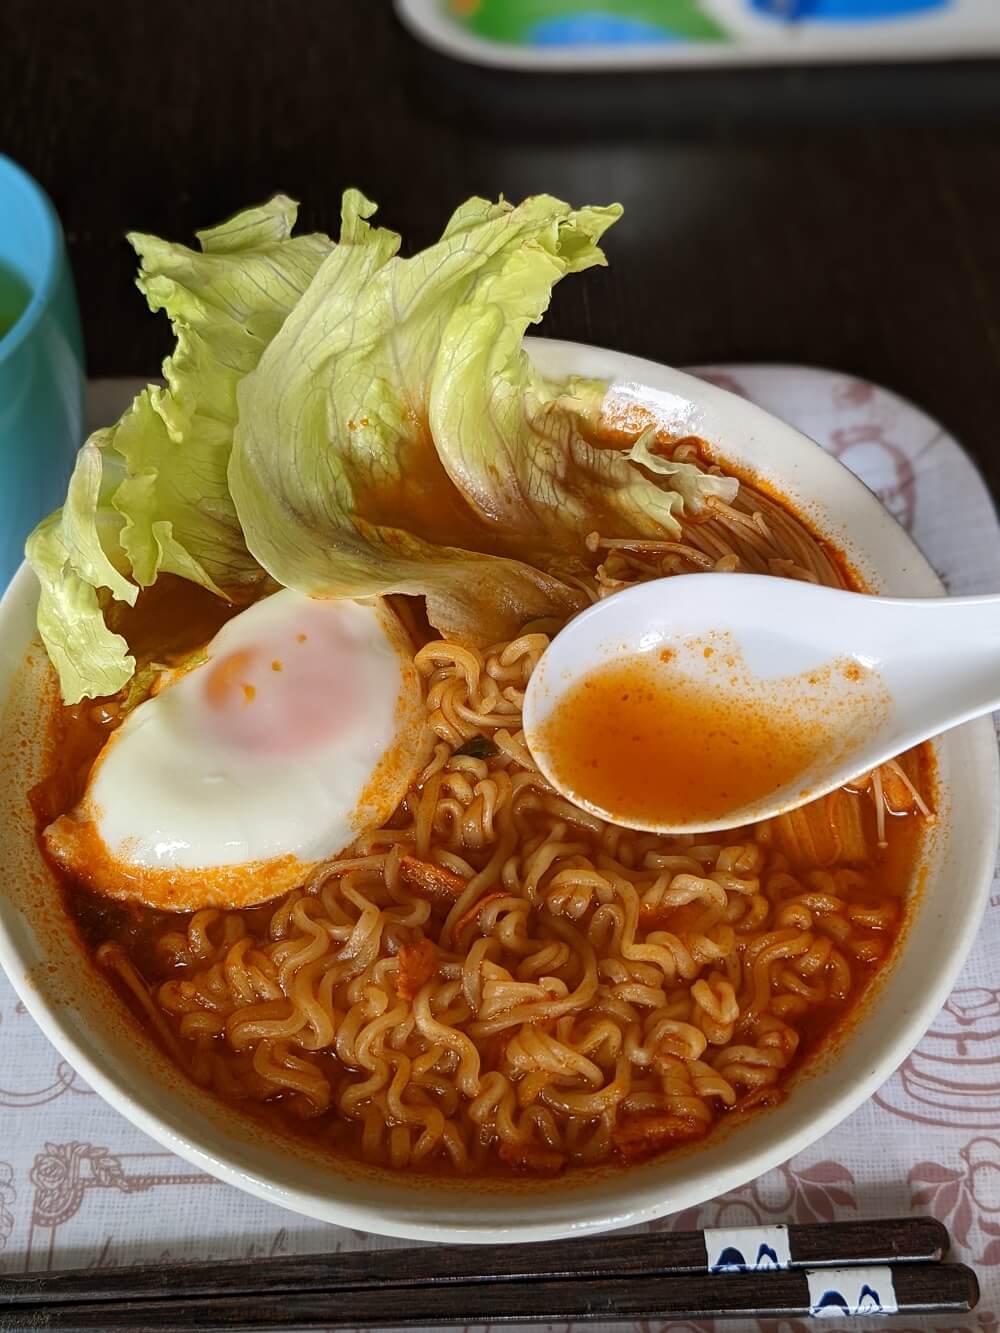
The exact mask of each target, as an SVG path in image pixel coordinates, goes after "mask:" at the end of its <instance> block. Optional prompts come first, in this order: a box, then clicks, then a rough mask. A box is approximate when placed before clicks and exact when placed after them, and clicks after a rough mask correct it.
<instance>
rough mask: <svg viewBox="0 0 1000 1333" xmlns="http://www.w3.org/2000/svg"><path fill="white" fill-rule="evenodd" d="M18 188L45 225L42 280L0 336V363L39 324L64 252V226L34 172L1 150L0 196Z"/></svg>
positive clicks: (33, 287) (52, 289) (33, 285)
mask: <svg viewBox="0 0 1000 1333" xmlns="http://www.w3.org/2000/svg"><path fill="white" fill-rule="evenodd" d="M10 190H13V191H17V192H19V193H20V194H21V195H22V196H25V197H27V198H28V199H29V200H30V202H31V203H32V204H34V205H35V206H36V207H37V208H38V213H39V220H40V221H41V223H42V226H43V228H44V242H45V250H44V253H43V257H42V277H41V281H39V282H34V283H33V284H32V293H31V300H30V301H29V302H28V304H27V306H26V307H25V308H24V310H23V311H22V312H21V314H20V315H19V316H18V318H17V320H16V321H15V322H14V324H13V325H12V326H11V327H10V328H9V329H8V330H7V332H6V333H5V334H4V335H3V336H2V337H0V363H2V362H3V361H5V360H7V358H8V357H10V356H12V355H13V354H14V352H15V351H16V350H17V348H18V347H20V345H21V344H22V343H23V342H24V340H25V339H26V338H28V337H29V336H30V335H31V332H32V330H33V329H34V328H35V326H36V325H37V324H38V321H39V320H40V319H41V317H42V315H43V314H44V313H45V309H46V307H47V306H48V304H49V300H50V298H51V296H52V293H53V291H54V289H55V285H56V282H57V281H58V278H59V270H60V266H61V260H62V252H63V230H62V226H61V225H60V222H59V216H58V214H57V213H56V210H55V207H54V205H53V203H52V200H51V199H50V198H49V196H48V195H47V194H46V193H45V191H44V190H43V189H42V187H41V186H40V185H39V184H38V182H37V181H36V180H35V178H34V177H33V176H30V175H29V174H28V172H27V171H25V169H24V168H23V167H21V166H19V165H18V164H17V163H16V162H15V161H14V159H13V158H10V157H7V156H6V154H4V153H0V197H2V196H3V194H4V192H5V191H10Z"/></svg>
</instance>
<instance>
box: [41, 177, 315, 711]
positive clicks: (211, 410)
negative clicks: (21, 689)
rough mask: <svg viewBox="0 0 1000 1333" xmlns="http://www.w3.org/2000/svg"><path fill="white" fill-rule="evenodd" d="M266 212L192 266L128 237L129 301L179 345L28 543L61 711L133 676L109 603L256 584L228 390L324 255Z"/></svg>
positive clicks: (246, 220) (183, 253) (209, 240)
mask: <svg viewBox="0 0 1000 1333" xmlns="http://www.w3.org/2000/svg"><path fill="white" fill-rule="evenodd" d="M295 216H296V206H295V204H294V203H293V202H292V201H291V200H290V199H287V198H284V197H283V196H277V197H275V198H274V199H272V200H271V201H270V202H269V203H266V204H264V205H262V206H261V207H259V208H252V209H248V210H247V211H246V212H243V213H240V214H238V215H237V216H236V217H234V218H233V219H231V220H230V221H229V222H226V223H223V224H222V225H221V226H219V227H214V228H212V229H210V230H208V231H203V232H199V233H198V240H199V242H200V245H201V250H200V251H196V250H191V249H188V248H187V247H186V246H183V245H171V244H169V243H168V242H166V241H161V240H158V239H157V238H156V237H153V236H145V235H140V234H133V235H131V236H130V237H129V240H130V242H131V244H132V245H133V247H134V248H135V250H136V251H137V253H138V255H139V257H140V260H141V268H140V275H139V278H138V286H139V288H140V290H141V291H142V292H143V293H144V294H145V296H146V299H147V301H148V302H149V305H150V307H151V309H153V310H154V311H155V310H161V309H162V310H165V311H166V313H167V315H168V316H169V318H170V321H171V324H172V325H173V329H174V332H175V335H176V338H177V344H176V348H175V350H174V353H173V355H172V356H170V357H169V358H168V359H167V360H166V361H165V362H164V366H163V375H164V379H165V380H166V387H165V388H161V387H157V386H153V385H151V386H149V387H148V388H147V389H145V390H144V391H143V392H142V393H141V394H140V395H139V396H138V397H137V398H136V399H135V401H134V402H133V403H132V405H131V407H130V408H129V409H128V410H127V411H126V412H125V414H124V415H123V416H122V418H121V420H120V421H119V422H118V423H117V424H116V425H114V426H111V427H109V428H106V429H104V430H99V431H97V432H95V434H93V435H92V436H91V437H90V438H89V439H88V440H87V442H86V443H85V444H84V446H83V448H82V449H81V450H80V453H79V455H78V459H77V463H76V467H75V470H74V473H73V476H72V479H71V480H70V483H69V489H68V492H67V496H66V501H65V503H64V505H63V507H62V509H61V510H59V511H57V512H56V513H55V514H52V515H50V516H49V518H47V519H45V520H44V521H43V522H42V523H41V524H39V526H38V527H37V528H36V529H35V531H34V532H33V533H32V535H31V536H30V537H29V539H28V543H27V548H26V551H27V556H28V560H29V561H30V563H31V564H32V566H33V567H34V569H35V572H36V574H37V575H38V578H39V581H40V583H41V599H40V602H39V611H38V626H39V631H40V633H41V636H42V639H43V641H44V643H45V646H46V648H47V649H48V653H49V656H50V658H51V660H52V662H53V664H54V666H55V668H56V671H57V673H58V675H59V680H60V686H61V689H62V695H63V698H64V700H65V701H66V702H67V703H75V702H77V701H78V700H79V699H81V698H83V697H85V696H97V695H103V694H112V693H114V692H115V691H117V690H119V689H120V688H121V687H122V686H123V685H124V684H125V683H126V682H127V681H128V680H129V678H130V676H131V675H132V673H133V671H134V669H135V662H134V659H133V658H132V656H131V655H130V653H129V651H128V645H127V644H126V642H125V640H124V639H123V638H122V637H121V636H120V635H118V634H116V633H114V632H113V630H112V629H110V628H109V626H108V624H107V622H106V610H107V603H108V600H109V599H114V600H116V601H119V602H126V603H129V604H130V605H131V604H134V602H135V599H136V596H137V595H138V591H139V587H146V586H148V585H149V584H151V583H153V582H154V581H155V580H156V578H157V576H158V575H159V574H160V573H164V572H166V573H171V574H177V575H180V576H181V577H182V578H186V579H190V580H191V581H193V582H195V583H199V584H201V585H202V586H203V587H206V588H209V589H210V590H211V591H213V592H216V593H219V594H222V595H225V596H238V595H239V593H240V590H241V589H245V588H246V587H247V586H248V585H252V584H253V583H255V582H256V581H259V580H260V579H261V578H262V577H263V575H262V571H261V569H260V567H259V565H258V564H257V562H256V561H255V560H254V559H253V557H252V556H251V555H250V553H249V552H248V551H247V548H246V544H245V542H244V540H243V534H242V529H241V527H240V522H239V519H238V517H237V514H236V510H235V507H234V505H233V501H232V497H231V495H230V493H229V485H228V481H227V477H226V469H227V465H228V462H229V454H230V450H231V448H232V439H233V428H234V426H235V422H236V386H237V384H238V383H239V381H240V380H241V379H242V378H243V376H244V375H246V374H247V373H248V372H249V371H251V370H252V369H253V368H254V367H255V366H256V364H257V362H258V360H259V359H260V356H261V353H262V352H263V350H264V349H265V347H266V346H267V345H268V343H269V342H270V341H271V339H272V338H273V337H274V336H275V334H276V333H277V332H278V330H279V329H280V327H281V325H282V323H283V321H284V319H285V318H286V316H287V315H288V312H289V311H290V310H291V309H292V308H293V306H294V305H295V304H296V302H297V301H298V300H299V298H300V297H301V295H302V293H303V292H304V291H305V289H306V288H307V286H308V285H309V282H310V281H311V279H312V277H313V275H314V274H315V273H316V271H317V269H318V268H319V266H320V264H321V263H322V261H323V259H324V258H325V257H326V255H327V254H328V253H329V252H330V250H331V249H332V245H331V242H330V241H329V240H328V238H327V237H325V236H319V235H313V236H301V237H294V238H293V237H292V235H291V231H292V227H293V226H294V223H295Z"/></svg>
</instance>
